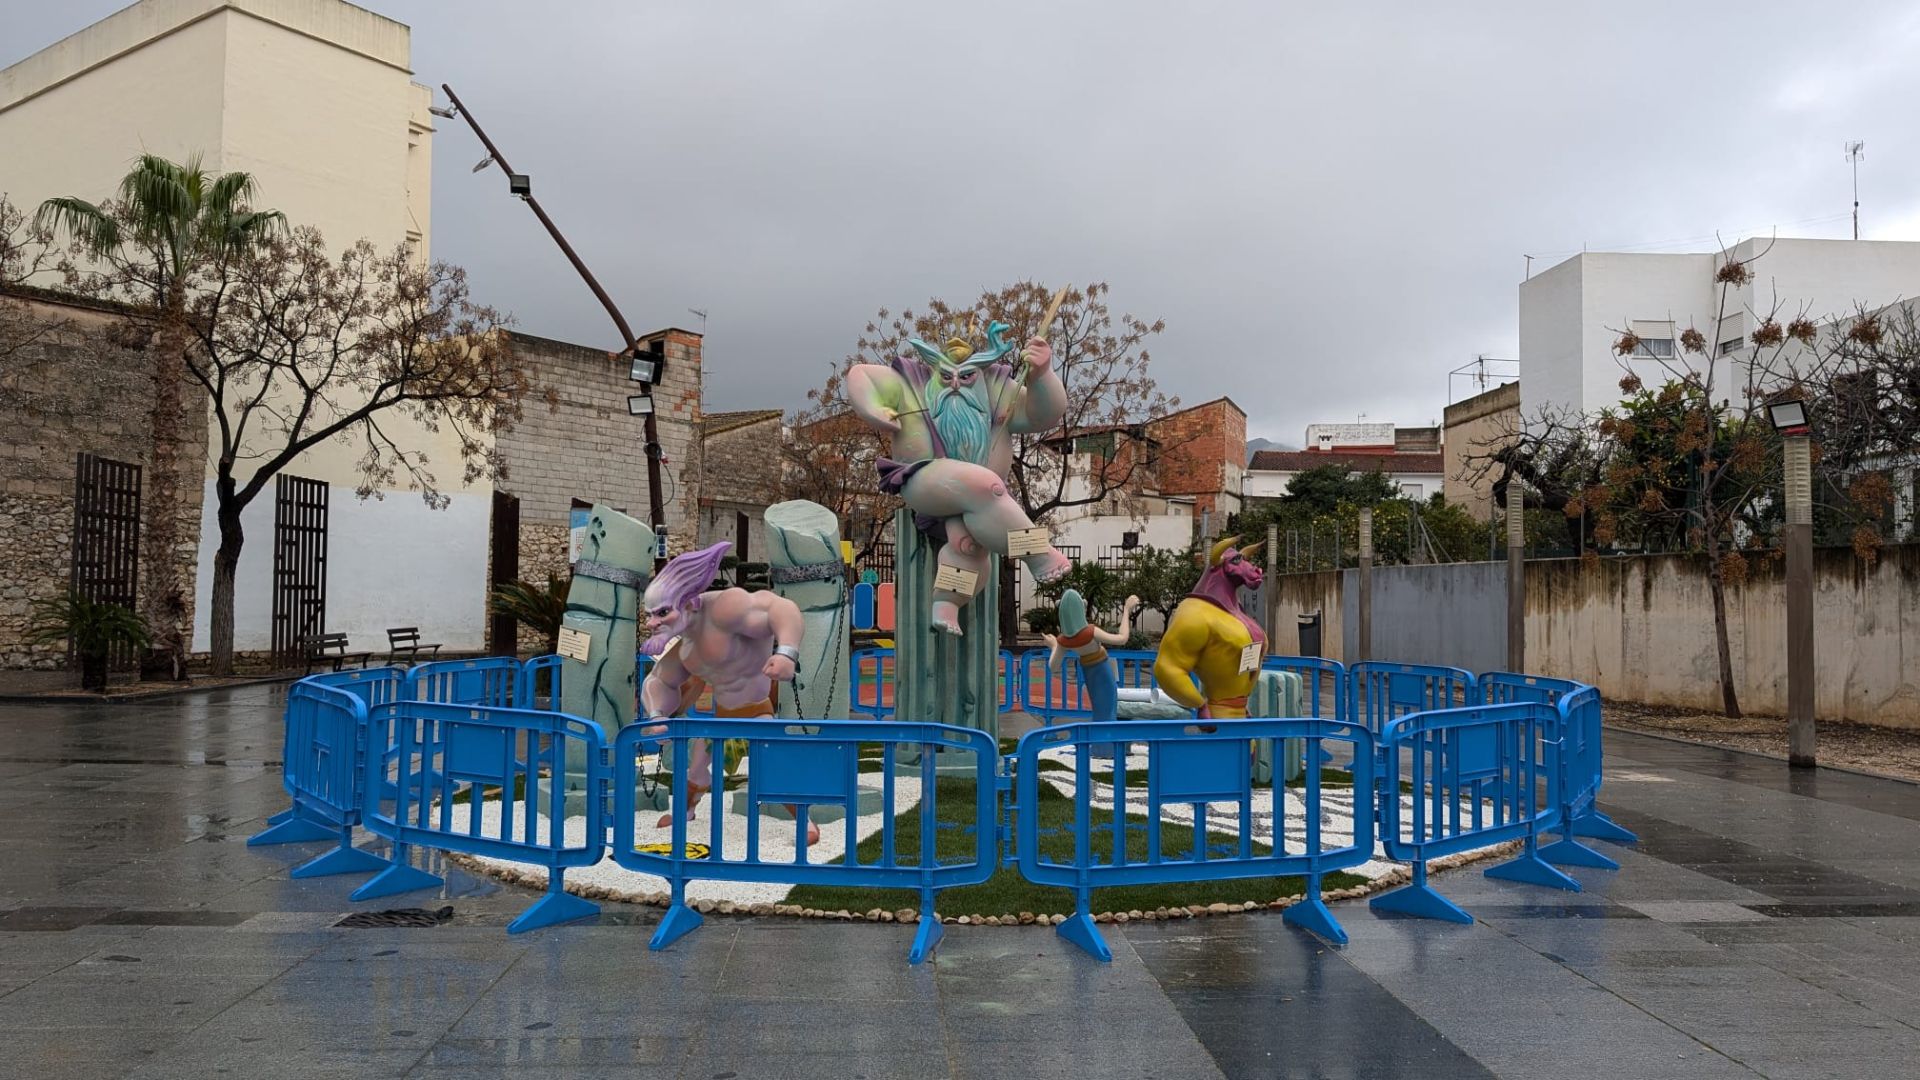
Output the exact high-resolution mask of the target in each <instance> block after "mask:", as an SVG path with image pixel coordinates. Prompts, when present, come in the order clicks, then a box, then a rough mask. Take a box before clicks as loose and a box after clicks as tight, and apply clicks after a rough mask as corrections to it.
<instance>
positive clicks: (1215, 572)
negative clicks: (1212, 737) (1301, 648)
mask: <svg viewBox="0 0 1920 1080" xmlns="http://www.w3.org/2000/svg"><path fill="white" fill-rule="evenodd" d="M1239 542H1240V538H1239V537H1237V536H1233V537H1228V538H1227V539H1225V540H1221V541H1220V542H1219V543H1216V544H1214V545H1213V552H1212V554H1211V556H1210V557H1209V558H1208V560H1207V570H1206V572H1205V573H1203V574H1201V575H1200V582H1199V584H1197V585H1195V586H1194V587H1193V591H1192V592H1190V593H1188V594H1187V598H1186V599H1185V600H1182V601H1180V606H1179V607H1177V608H1175V609H1173V618H1172V619H1170V620H1168V621H1167V632H1166V633H1165V634H1164V635H1162V636H1161V638H1160V653H1159V655H1158V656H1156V657H1155V658H1154V661H1153V678H1154V681H1155V682H1157V683H1158V684H1159V685H1160V689H1161V690H1163V691H1165V692H1166V694H1167V696H1169V697H1171V698H1173V699H1174V700H1175V701H1178V702H1179V703H1180V704H1182V705H1185V706H1186V707H1187V708H1189V709H1199V710H1200V715H1201V716H1202V717H1204V718H1206V719H1211V720H1223V719H1236V718H1239V717H1244V716H1246V715H1247V694H1248V693H1250V692H1251V691H1252V690H1253V683H1254V680H1256V679H1258V678H1259V677H1260V659H1261V654H1262V653H1264V652H1265V651H1266V642H1267V636H1266V634H1265V633H1263V632H1262V631H1261V629H1260V624H1259V623H1257V622H1255V621H1254V620H1253V618H1252V617H1250V616H1249V615H1248V614H1247V613H1246V612H1244V611H1241V610H1240V600H1239V596H1238V591H1239V590H1240V589H1241V588H1248V589H1257V588H1259V587H1260V577H1261V574H1260V567H1259V566H1257V565H1256V564H1255V563H1254V562H1253V560H1252V558H1250V556H1252V555H1253V553H1254V552H1256V551H1258V550H1260V544H1254V545H1253V546H1251V547H1248V548H1246V549H1244V550H1243V549H1240V548H1237V547H1235V546H1234V545H1236V544H1238V543H1239ZM1264 542H1265V541H1262V542H1261V543H1264ZM1189 676H1198V678H1199V679H1200V688H1199V689H1198V690H1196V689H1194V686H1193V681H1192V679H1191V678H1189Z"/></svg>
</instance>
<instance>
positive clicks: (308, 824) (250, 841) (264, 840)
mask: <svg viewBox="0 0 1920 1080" xmlns="http://www.w3.org/2000/svg"><path fill="white" fill-rule="evenodd" d="M279 816H280V815H278V814H276V815H274V817H279ZM267 821H268V825H267V827H266V828H264V829H262V830H260V831H259V832H257V833H254V834H253V835H252V836H249V837H247V846H248V847H266V846H267V845H268V844H307V843H312V842H313V841H316V840H333V839H335V838H337V837H338V836H339V835H340V833H339V832H338V831H337V830H334V829H329V828H327V827H326V826H325V825H321V824H317V823H315V822H312V821H308V820H306V819H305V818H297V817H294V816H293V811H291V810H289V811H287V816H286V817H284V818H281V819H280V820H279V821H275V820H274V819H273V818H268V819H267Z"/></svg>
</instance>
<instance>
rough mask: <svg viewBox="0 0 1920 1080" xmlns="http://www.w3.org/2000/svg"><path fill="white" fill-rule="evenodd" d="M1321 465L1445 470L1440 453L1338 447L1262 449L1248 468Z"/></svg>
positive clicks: (1362, 469)
mask: <svg viewBox="0 0 1920 1080" xmlns="http://www.w3.org/2000/svg"><path fill="white" fill-rule="evenodd" d="M1324 465H1344V466H1346V467H1347V468H1349V469H1353V470H1355V471H1357V472H1387V473H1440V472H1444V471H1446V465H1445V464H1443V463H1442V459H1441V456H1440V455H1439V454H1349V453H1343V452H1341V451H1339V450H1333V451H1324V450H1262V451H1260V452H1259V453H1257V454H1255V455H1253V464H1252V465H1250V466H1248V468H1250V469H1252V470H1254V471H1255V472H1303V471H1305V470H1307V469H1317V468H1320V467H1321V466H1324Z"/></svg>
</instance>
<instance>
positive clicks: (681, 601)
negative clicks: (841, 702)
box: [640, 540, 820, 843]
mask: <svg viewBox="0 0 1920 1080" xmlns="http://www.w3.org/2000/svg"><path fill="white" fill-rule="evenodd" d="M732 547H733V545H732V544H731V543H728V542H727V541H725V540H722V541H721V542H719V543H717V544H715V545H713V546H712V547H709V548H702V549H701V550H699V551H689V552H687V553H686V554H684V555H679V556H675V557H674V558H673V559H672V560H670V561H669V562H668V563H667V565H666V566H665V567H663V568H661V570H660V573H659V574H657V575H655V576H654V579H653V581H652V582H651V583H649V584H648V585H647V591H646V595H645V596H644V597H642V598H641V601H640V608H641V611H642V612H643V613H644V614H645V615H646V619H647V624H648V634H647V639H646V641H644V642H642V643H641V645H640V651H641V652H642V653H643V654H645V655H647V656H651V657H653V658H654V662H653V670H651V671H649V672H648V673H647V681H646V682H645V683H643V684H642V685H641V687H640V706H641V708H643V709H645V710H646V714H647V717H648V718H649V719H651V720H665V719H666V718H667V717H670V716H674V715H676V714H677V713H679V711H680V709H681V707H682V706H684V705H686V704H689V703H690V702H691V700H692V699H693V698H695V697H698V696H699V688H698V684H697V683H696V682H695V680H698V682H700V683H705V684H706V685H707V686H709V687H711V688H712V689H713V704H714V710H713V714H714V716H716V717H734V718H744V719H753V718H760V717H770V716H772V715H773V684H774V683H775V682H791V681H793V671H794V665H795V663H797V662H798V661H799V659H800V636H801V631H802V629H803V628H804V626H805V623H804V621H803V619H802V616H801V614H800V608H799V607H798V606H797V605H795V604H794V602H793V601H791V600H788V599H786V598H784V597H782V596H780V595H779V594H777V593H772V592H755V593H750V592H747V591H746V590H745V589H718V590H715V591H712V592H707V591H706V588H707V586H708V585H709V584H711V583H712V582H713V578H714V575H715V574H716V573H718V572H719V570H720V560H721V559H722V558H724V557H725V556H726V554H727V551H728V550H729V549H730V548H732ZM712 787H713V752H712V748H711V747H710V746H709V745H708V743H707V740H705V739H699V740H690V745H689V747H688V750H687V806H686V808H685V811H686V815H687V818H688V820H692V819H693V816H694V811H695V810H696V809H697V808H698V807H699V805H700V797H701V796H702V795H705V794H706V793H707V792H708V791H709V790H711V789H712ZM672 822H673V814H672V813H671V812H669V813H668V814H666V815H665V816H663V817H662V818H661V819H660V826H661V827H664V826H666V825H669V824H671V823H672ZM819 838H820V830H819V827H818V826H815V825H814V824H812V823H811V822H809V823H808V825H807V842H808V843H813V842H815V841H817V840H819Z"/></svg>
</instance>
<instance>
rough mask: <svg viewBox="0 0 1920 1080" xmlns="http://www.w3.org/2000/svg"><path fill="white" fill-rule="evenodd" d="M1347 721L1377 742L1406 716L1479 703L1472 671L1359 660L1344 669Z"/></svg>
mask: <svg viewBox="0 0 1920 1080" xmlns="http://www.w3.org/2000/svg"><path fill="white" fill-rule="evenodd" d="M1346 682H1347V690H1346V694H1347V700H1346V703H1345V704H1346V707H1347V710H1348V714H1347V719H1348V720H1350V721H1351V722H1353V723H1356V724H1360V725H1362V726H1364V727H1365V728H1366V729H1367V730H1368V731H1370V732H1372V733H1373V737H1374V738H1375V739H1379V738H1380V737H1381V736H1382V735H1383V734H1384V733H1385V732H1386V729H1387V725H1388V724H1389V723H1391V722H1392V721H1394V720H1396V719H1399V718H1400V717H1402V716H1406V715H1407V714H1409V713H1416V712H1428V711H1431V710H1433V709H1451V708H1454V707H1455V706H1458V705H1474V704H1477V703H1478V702H1479V701H1480V692H1479V690H1478V689H1477V688H1476V683H1475V680H1474V675H1473V672H1471V671H1467V670H1465V669H1463V668H1456V667H1442V666H1439V665H1437V664H1393V663H1387V662H1385V661H1380V660H1363V661H1361V662H1360V663H1357V664H1353V665H1351V666H1349V667H1348V668H1347V680H1346Z"/></svg>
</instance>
